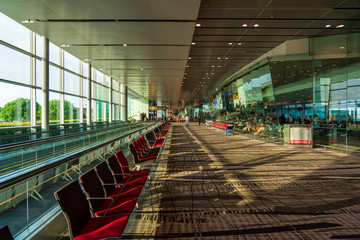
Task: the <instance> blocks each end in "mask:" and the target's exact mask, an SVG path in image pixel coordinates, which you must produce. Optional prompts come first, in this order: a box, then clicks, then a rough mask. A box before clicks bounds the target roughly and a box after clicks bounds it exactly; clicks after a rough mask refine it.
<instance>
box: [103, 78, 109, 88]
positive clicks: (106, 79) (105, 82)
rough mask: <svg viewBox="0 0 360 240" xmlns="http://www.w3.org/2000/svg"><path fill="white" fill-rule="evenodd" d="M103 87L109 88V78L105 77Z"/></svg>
mask: <svg viewBox="0 0 360 240" xmlns="http://www.w3.org/2000/svg"><path fill="white" fill-rule="evenodd" d="M104 85H105V86H107V87H110V77H108V76H105V80H104Z"/></svg>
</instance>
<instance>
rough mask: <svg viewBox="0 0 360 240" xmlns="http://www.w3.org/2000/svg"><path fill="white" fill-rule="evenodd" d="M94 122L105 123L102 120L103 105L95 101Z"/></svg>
mask: <svg viewBox="0 0 360 240" xmlns="http://www.w3.org/2000/svg"><path fill="white" fill-rule="evenodd" d="M96 119H97V120H96V121H105V119H104V103H103V102H102V101H96Z"/></svg>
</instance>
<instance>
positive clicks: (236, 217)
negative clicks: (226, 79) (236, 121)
mask: <svg viewBox="0 0 360 240" xmlns="http://www.w3.org/2000/svg"><path fill="white" fill-rule="evenodd" d="M152 169H153V172H152V178H151V181H149V183H148V187H147V188H145V189H144V190H143V193H142V195H141V199H140V201H139V204H140V208H139V209H138V210H135V211H134V212H133V213H132V215H131V218H130V221H129V223H128V226H127V228H126V230H125V233H124V235H123V239H217V240H220V239H248V240H250V239H286V240H288V239H321V240H322V239H350V238H351V239H360V158H359V157H355V156H350V155H346V154H341V153H336V152H330V151H324V150H321V149H314V150H312V151H304V150H298V151H296V150H293V149H289V148H285V147H282V146H277V145H274V144H271V143H265V142H261V141H258V140H254V139H249V138H246V137H244V136H241V135H235V136H232V135H231V136H225V135H224V132H223V131H221V130H217V129H211V128H207V127H206V126H204V125H202V126H198V124H197V123H191V125H190V127H188V128H186V127H185V126H184V124H183V123H181V124H178V123H175V124H173V125H172V127H171V128H170V131H169V136H168V139H167V142H166V145H165V147H164V151H163V154H162V156H161V158H160V159H158V160H157V163H156V165H155V166H152Z"/></svg>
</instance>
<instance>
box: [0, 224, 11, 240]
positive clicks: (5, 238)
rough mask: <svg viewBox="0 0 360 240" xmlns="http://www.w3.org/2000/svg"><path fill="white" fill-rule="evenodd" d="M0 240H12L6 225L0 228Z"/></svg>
mask: <svg viewBox="0 0 360 240" xmlns="http://www.w3.org/2000/svg"><path fill="white" fill-rule="evenodd" d="M0 239H1V240H14V237H13V236H12V234H11V232H10V229H9V227H8V226H7V225H5V226H2V227H0Z"/></svg>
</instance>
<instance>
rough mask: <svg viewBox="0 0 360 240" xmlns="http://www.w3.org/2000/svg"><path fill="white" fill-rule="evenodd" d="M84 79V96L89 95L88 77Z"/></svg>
mask: <svg viewBox="0 0 360 240" xmlns="http://www.w3.org/2000/svg"><path fill="white" fill-rule="evenodd" d="M82 81H83V94H82V95H83V96H84V97H87V96H88V90H87V89H88V80H87V79H86V78H83V79H82Z"/></svg>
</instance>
